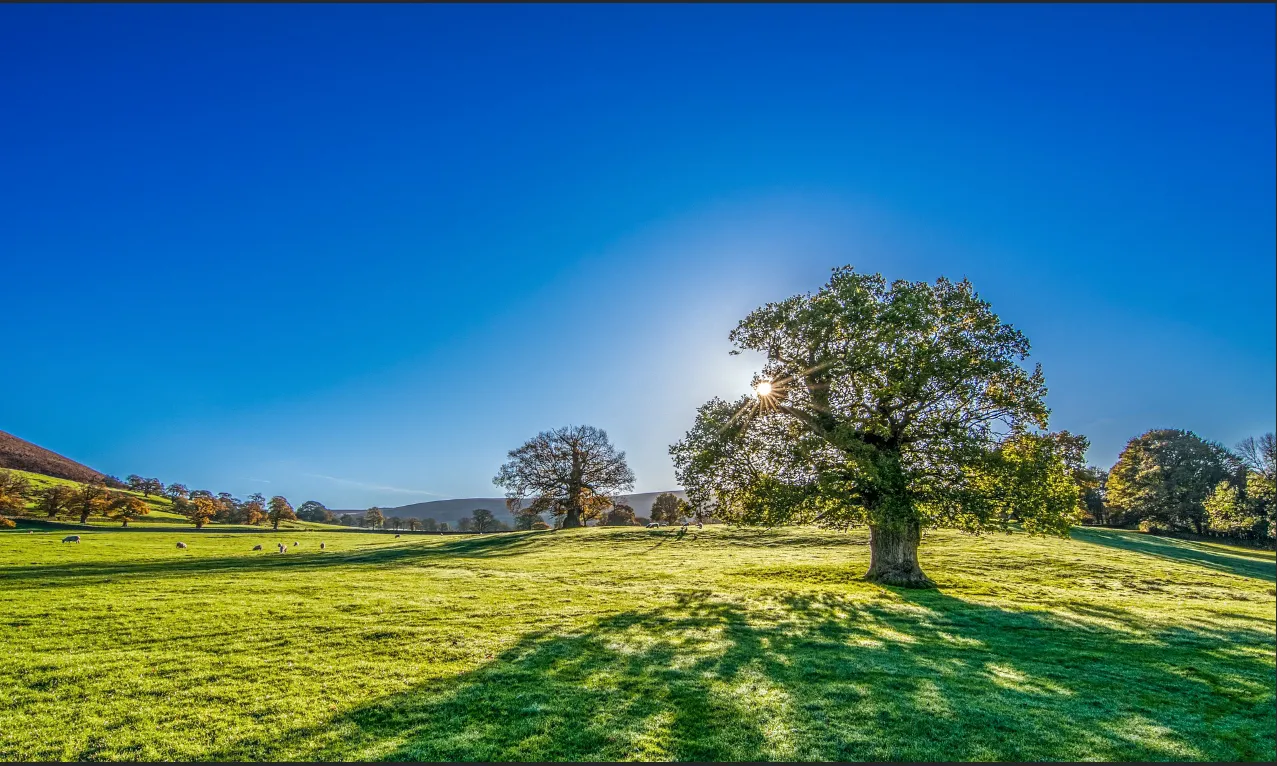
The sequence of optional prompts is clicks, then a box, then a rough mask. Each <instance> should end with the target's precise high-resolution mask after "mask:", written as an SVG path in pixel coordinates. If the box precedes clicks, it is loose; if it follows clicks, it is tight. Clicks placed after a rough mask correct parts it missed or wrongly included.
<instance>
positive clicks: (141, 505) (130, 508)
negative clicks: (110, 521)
mask: <svg viewBox="0 0 1277 766" xmlns="http://www.w3.org/2000/svg"><path fill="white" fill-rule="evenodd" d="M150 512H151V506H149V505H147V504H146V501H145V500H142V499H140V498H138V497H136V496H134V495H126V494H124V493H123V492H120V493H116V494H115V495H114V496H113V497H111V498H109V501H108V504H107V512H106V513H107V515H108V516H110V517H111V518H114V519H119V520H120V521H121V522H123V526H126V527H127V526H128V525H129V522H130V521H132V520H133V519H136V518H137V517H139V516H145V515H146V514H148V513H150ZM81 523H83V522H81Z"/></svg>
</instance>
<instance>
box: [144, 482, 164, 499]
mask: <svg viewBox="0 0 1277 766" xmlns="http://www.w3.org/2000/svg"><path fill="white" fill-rule="evenodd" d="M163 493H164V482H162V481H160V480H159V479H143V480H142V497H150V496H151V495H161V494H163Z"/></svg>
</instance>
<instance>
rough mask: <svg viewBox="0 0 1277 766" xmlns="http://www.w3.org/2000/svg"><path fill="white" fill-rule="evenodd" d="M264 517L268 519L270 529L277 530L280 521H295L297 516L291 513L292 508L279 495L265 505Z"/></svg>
mask: <svg viewBox="0 0 1277 766" xmlns="http://www.w3.org/2000/svg"><path fill="white" fill-rule="evenodd" d="M266 509H267V513H266V517H267V518H268V519H270V528H271V529H279V522H281V521H296V520H297V514H295V513H293V506H291V505H289V504H288V501H287V500H285V499H284V498H283V497H282V496H280V495H275V496H274V497H272V498H271V499H270V502H268V503H267V504H266Z"/></svg>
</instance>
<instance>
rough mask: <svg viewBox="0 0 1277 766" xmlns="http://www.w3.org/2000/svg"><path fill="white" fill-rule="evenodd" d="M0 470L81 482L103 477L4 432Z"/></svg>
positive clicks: (0, 452)
mask: <svg viewBox="0 0 1277 766" xmlns="http://www.w3.org/2000/svg"><path fill="white" fill-rule="evenodd" d="M0 468H15V469H17V470H19V471H29V472H31V473H38V474H42V475H44V476H54V477H57V478H59V479H71V480H72V481H81V482H83V481H90V480H92V479H97V478H101V477H102V475H103V474H102V472H101V471H95V470H93V469H92V468H89V467H88V466H87V465H83V464H81V463H77V462H75V461H74V460H72V459H70V458H68V457H63V456H62V455H59V454H58V453H56V452H53V451H52V450H47V449H45V448H44V447H40V446H37V445H35V444H32V443H31V442H29V441H26V440H25V439H19V438H18V437H16V436H14V435H13V434H11V433H6V432H4V431H0Z"/></svg>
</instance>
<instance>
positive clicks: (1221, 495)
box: [1203, 481, 1267, 537]
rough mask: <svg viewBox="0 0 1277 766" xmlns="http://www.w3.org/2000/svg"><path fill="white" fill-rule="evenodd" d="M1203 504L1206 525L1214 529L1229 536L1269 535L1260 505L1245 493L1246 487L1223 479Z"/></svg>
mask: <svg viewBox="0 0 1277 766" xmlns="http://www.w3.org/2000/svg"><path fill="white" fill-rule="evenodd" d="M1203 505H1204V506H1205V508H1206V521H1207V527H1208V528H1209V529H1210V531H1212V532H1216V533H1218V534H1221V535H1227V536H1229V537H1262V536H1264V535H1265V534H1266V529H1265V522H1266V521H1267V519H1266V518H1265V517H1264V514H1263V512H1262V511H1261V510H1260V508H1259V506H1258V504H1257V503H1254V502H1251V501H1250V498H1248V497H1247V496H1246V492H1245V489H1244V488H1243V487H1239V486H1237V485H1235V484H1233V483H1231V482H1227V481H1221V482H1220V483H1219V484H1217V485H1215V490H1214V491H1213V492H1212V493H1211V494H1210V496H1209V497H1207V498H1206V500H1205V501H1204V502H1203Z"/></svg>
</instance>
